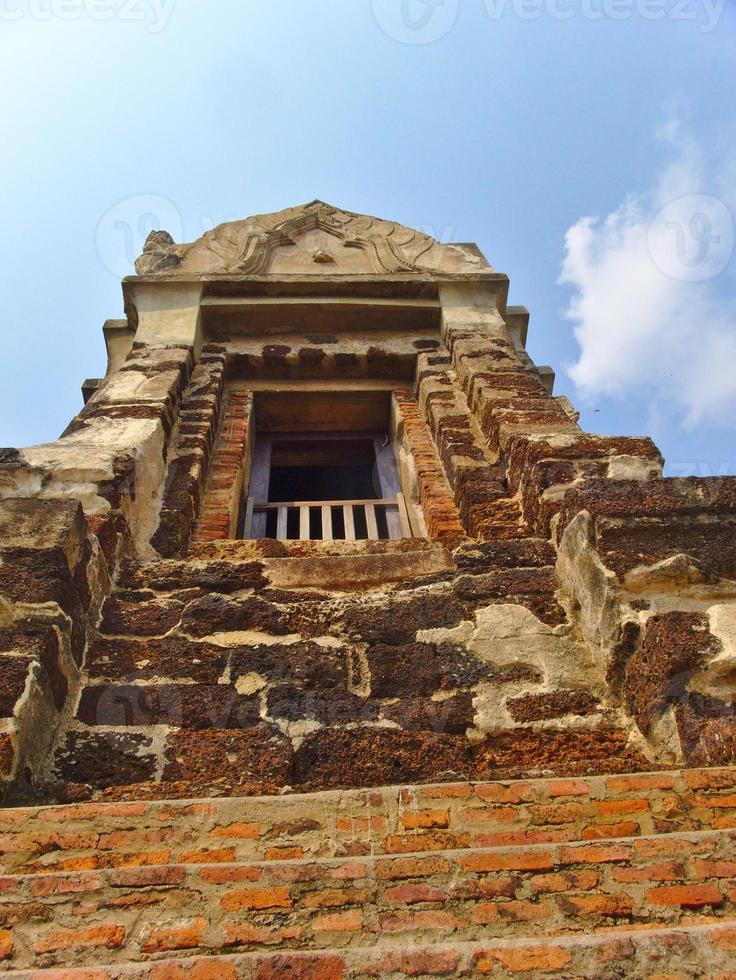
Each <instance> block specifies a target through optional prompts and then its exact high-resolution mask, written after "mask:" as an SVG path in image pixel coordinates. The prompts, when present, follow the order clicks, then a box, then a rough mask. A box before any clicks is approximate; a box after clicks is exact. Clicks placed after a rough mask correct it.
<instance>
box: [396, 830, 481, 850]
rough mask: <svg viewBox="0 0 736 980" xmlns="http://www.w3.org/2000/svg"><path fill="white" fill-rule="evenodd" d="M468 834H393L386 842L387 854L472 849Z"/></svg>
mask: <svg viewBox="0 0 736 980" xmlns="http://www.w3.org/2000/svg"><path fill="white" fill-rule="evenodd" d="M470 845H471V839H470V837H469V836H468V835H467V834H442V833H434V834H406V835H403V834H402V835H399V834H393V835H392V836H391V837H388V838H387V839H386V842H385V850H386V853H387V854H410V853H414V852H415V851H454V850H458V849H462V848H467V847H470Z"/></svg>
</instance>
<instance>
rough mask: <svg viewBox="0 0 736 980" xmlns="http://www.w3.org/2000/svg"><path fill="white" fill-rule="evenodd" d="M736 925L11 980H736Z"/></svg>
mask: <svg viewBox="0 0 736 980" xmlns="http://www.w3.org/2000/svg"><path fill="white" fill-rule="evenodd" d="M734 956H736V921H726V922H722V923H718V924H715V925H714V924H710V923H709V924H705V925H696V926H687V927H676V928H673V929H648V930H638V931H631V932H627V933H622V932H621V931H614V930H612V931H609V932H607V933H605V934H597V935H587V936H561V937H554V938H548V939H547V938H546V939H536V940H535V939H530V938H523V939H519V940H493V941H490V942H488V941H481V942H475V943H436V944H429V945H416V944H414V943H412V944H410V945H407V946H406V947H403V948H396V949H388V950H387V949H382V950H377V949H359V950H351V949H347V950H336V949H321V950H313V951H311V952H306V953H304V952H288V953H280V952H269V953H241V954H235V955H222V956H208V957H195V958H192V959H191V960H189V961H187V962H182V961H181V960H170V959H169V960H158V961H157V962H155V963H119V964H115V965H112V966H111V965H102V966H96V967H91V968H74V967H72V968H69V969H64V970H61V971H60V970H57V969H49V970H44V969H42V970H21V971H15V970H14V971H10V972H8V973H6V974H5V976H7V977H8V980H281V978H283V977H287V976H288V977H293V978H294V980H365V978H376V977H381V978H395V980H403V978H406V977H412V978H415V980H416V978H417V977H419V978H423V977H424V978H426V977H437V976H441V977H461V976H462V977H468V976H486V975H493V976H494V977H497V978H500V980H505V978H517V980H519V978H521V980H523V978H536V977H539V976H550V975H555V976H574V977H580V978H585V980H588V978H591V980H592V978H596V980H597V978H600V977H609V976H610V977H622V976H631V977H634V976H637V977H638V976H651V975H652V974H653V973H656V975H658V976H667V975H670V976H671V975H672V973H673V971H678V972H677V974H676V975H678V976H701V975H703V971H704V970H705V969H707V970H708V976H709V977H712V978H714V980H716V978H718V980H729V978H732V977H733V965H734Z"/></svg>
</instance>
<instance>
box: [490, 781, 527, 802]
mask: <svg viewBox="0 0 736 980" xmlns="http://www.w3.org/2000/svg"><path fill="white" fill-rule="evenodd" d="M475 793H476V796H479V797H480V798H481V799H482V800H486V801H487V802H488V803H527V802H529V801H530V800H533V799H534V798H535V794H534V786H533V785H532V784H531V783H512V784H511V785H510V786H502V785H501V784H500V783H479V784H478V785H477V786H475Z"/></svg>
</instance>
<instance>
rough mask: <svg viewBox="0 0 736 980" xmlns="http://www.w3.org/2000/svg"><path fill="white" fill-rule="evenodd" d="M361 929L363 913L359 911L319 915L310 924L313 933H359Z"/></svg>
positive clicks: (351, 910)
mask: <svg viewBox="0 0 736 980" xmlns="http://www.w3.org/2000/svg"><path fill="white" fill-rule="evenodd" d="M362 928H363V913H362V911H361V910H360V909H350V910H349V911H347V912H335V913H333V914H331V915H320V916H317V918H316V919H314V920H313V922H312V929H314V931H315V932H360V930H361V929H362Z"/></svg>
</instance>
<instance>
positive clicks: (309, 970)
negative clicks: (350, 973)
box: [253, 953, 345, 980]
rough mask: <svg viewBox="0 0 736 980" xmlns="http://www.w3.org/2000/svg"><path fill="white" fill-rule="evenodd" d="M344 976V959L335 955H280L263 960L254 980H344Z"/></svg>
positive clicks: (254, 975) (255, 971) (255, 970)
mask: <svg viewBox="0 0 736 980" xmlns="http://www.w3.org/2000/svg"><path fill="white" fill-rule="evenodd" d="M344 976H345V964H344V962H343V959H342V957H341V956H338V955H336V954H333V953H321V954H318V955H310V954H302V955H301V956H300V955H298V954H296V953H280V954H279V955H277V956H269V957H268V958H267V959H263V960H261V961H260V962H259V963H258V965H257V966H256V967H255V969H254V971H253V980H284V978H285V977H288V978H289V980H343V977H344Z"/></svg>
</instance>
